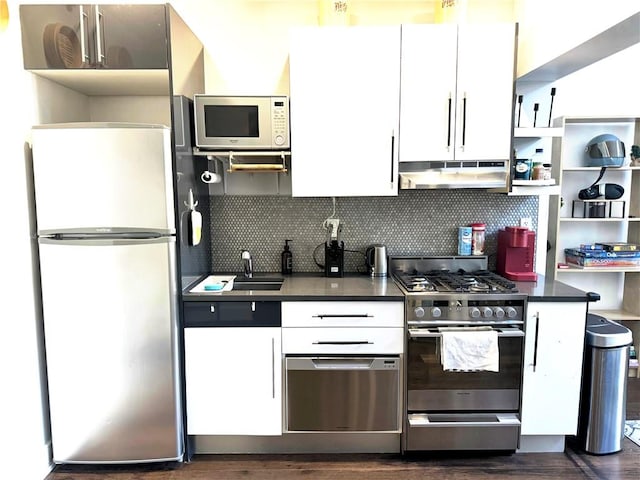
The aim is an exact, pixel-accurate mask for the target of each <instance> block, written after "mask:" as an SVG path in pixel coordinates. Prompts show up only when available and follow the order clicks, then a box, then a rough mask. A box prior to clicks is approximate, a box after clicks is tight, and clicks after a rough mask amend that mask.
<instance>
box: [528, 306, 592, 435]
mask: <svg viewBox="0 0 640 480" xmlns="http://www.w3.org/2000/svg"><path fill="white" fill-rule="evenodd" d="M586 314H587V304H586V302H585V303H574V302H570V303H569V302H557V303H556V302H549V303H547V302H530V303H529V305H528V306H527V319H526V334H525V335H526V336H525V354H524V377H523V384H522V428H521V434H522V435H575V434H576V432H577V428H578V408H579V405H580V381H581V377H582V356H583V350H584V334H585V324H586Z"/></svg>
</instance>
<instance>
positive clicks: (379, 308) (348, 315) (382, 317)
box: [282, 301, 404, 327]
mask: <svg viewBox="0 0 640 480" xmlns="http://www.w3.org/2000/svg"><path fill="white" fill-rule="evenodd" d="M282 326H283V327H360V326H362V327H402V326H404V302H366V301H364V302H339V301H338V302H283V303H282Z"/></svg>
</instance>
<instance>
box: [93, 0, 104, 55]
mask: <svg viewBox="0 0 640 480" xmlns="http://www.w3.org/2000/svg"><path fill="white" fill-rule="evenodd" d="M95 9H96V52H97V57H98V58H97V60H98V65H101V66H104V51H103V50H104V48H103V43H102V42H103V41H104V38H103V28H102V27H103V25H102V18H103V15H102V12H100V8H98V6H97V5H96V6H95Z"/></svg>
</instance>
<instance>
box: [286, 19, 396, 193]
mask: <svg viewBox="0 0 640 480" xmlns="http://www.w3.org/2000/svg"><path fill="white" fill-rule="evenodd" d="M289 62H290V114H291V155H292V161H291V162H292V167H291V175H292V195H293V196H294V197H333V196H392V195H397V194H398V183H397V178H398V153H397V150H398V123H399V102H400V26H357V27H303V28H299V29H295V30H293V31H292V34H291V43H290V58H289Z"/></svg>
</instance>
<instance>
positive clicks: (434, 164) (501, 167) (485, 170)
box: [399, 160, 509, 190]
mask: <svg viewBox="0 0 640 480" xmlns="http://www.w3.org/2000/svg"><path fill="white" fill-rule="evenodd" d="M399 170H400V189H401V190H415V189H436V188H492V189H496V188H497V189H500V188H504V189H505V190H506V189H507V185H508V179H509V162H508V161H505V160H464V161H460V160H458V161H428V162H400V168H399Z"/></svg>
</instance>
